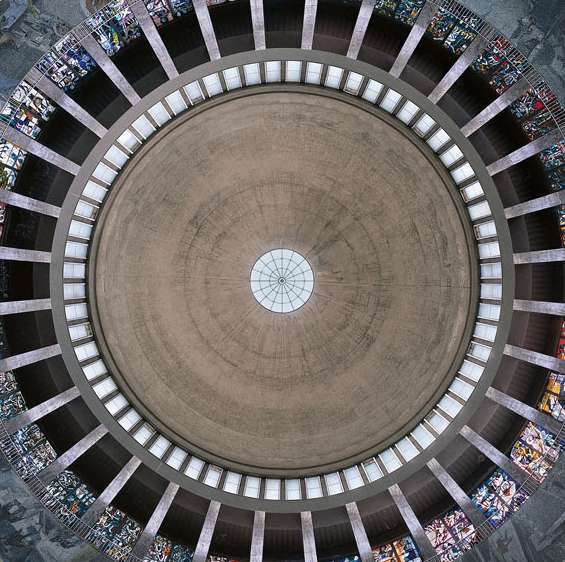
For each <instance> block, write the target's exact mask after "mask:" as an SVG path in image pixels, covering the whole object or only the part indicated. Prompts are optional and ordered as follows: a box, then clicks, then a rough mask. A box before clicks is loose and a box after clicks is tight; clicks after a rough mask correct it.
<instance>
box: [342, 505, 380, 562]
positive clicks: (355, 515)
mask: <svg viewBox="0 0 565 562" xmlns="http://www.w3.org/2000/svg"><path fill="white" fill-rule="evenodd" d="M345 509H346V510H347V515H348V517H349V522H350V523H351V529H352V531H353V536H354V537H355V544H356V545H357V552H358V553H359V556H360V557H361V562H374V555H373V551H372V549H371V545H370V544H369V539H368V538H367V531H365V525H363V520H362V519H361V514H360V513H359V508H358V507H357V504H356V503H355V502H351V503H347V504H345Z"/></svg>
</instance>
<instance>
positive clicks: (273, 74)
mask: <svg viewBox="0 0 565 562" xmlns="http://www.w3.org/2000/svg"><path fill="white" fill-rule="evenodd" d="M265 78H266V80H267V82H280V81H281V61H278V60H271V61H267V62H266V63H265Z"/></svg>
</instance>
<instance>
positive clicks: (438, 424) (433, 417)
mask: <svg viewBox="0 0 565 562" xmlns="http://www.w3.org/2000/svg"><path fill="white" fill-rule="evenodd" d="M426 421H427V422H428V423H429V424H430V425H431V426H432V427H433V428H434V430H435V432H436V433H442V432H443V431H445V429H447V426H448V425H449V422H448V421H447V420H446V419H445V418H444V417H443V416H442V415H441V414H440V413H439V412H438V411H437V410H433V411H432V413H431V414H430V415H429V416H428V417H427V418H426Z"/></svg>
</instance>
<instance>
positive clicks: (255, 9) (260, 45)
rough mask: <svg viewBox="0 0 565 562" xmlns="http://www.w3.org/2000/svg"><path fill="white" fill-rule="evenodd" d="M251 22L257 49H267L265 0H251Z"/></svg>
mask: <svg viewBox="0 0 565 562" xmlns="http://www.w3.org/2000/svg"><path fill="white" fill-rule="evenodd" d="M251 24H252V25H253V40H254V41H255V50H256V51H260V50H262V49H265V47H266V46H267V45H266V42H265V16H264V15H263V0H251Z"/></svg>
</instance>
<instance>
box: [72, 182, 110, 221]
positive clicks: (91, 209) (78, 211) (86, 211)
mask: <svg viewBox="0 0 565 562" xmlns="http://www.w3.org/2000/svg"><path fill="white" fill-rule="evenodd" d="M89 183H92V182H89ZM94 185H95V184H94ZM100 189H103V188H100ZM85 191H86V190H85ZM105 193H106V190H105V189H104V194H105ZM97 214H98V207H96V206H95V205H91V204H90V203H87V202H86V201H80V200H79V202H78V203H77V206H76V208H75V215H77V216H79V217H82V218H84V219H89V220H94V219H95V218H96V215H97Z"/></svg>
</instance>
